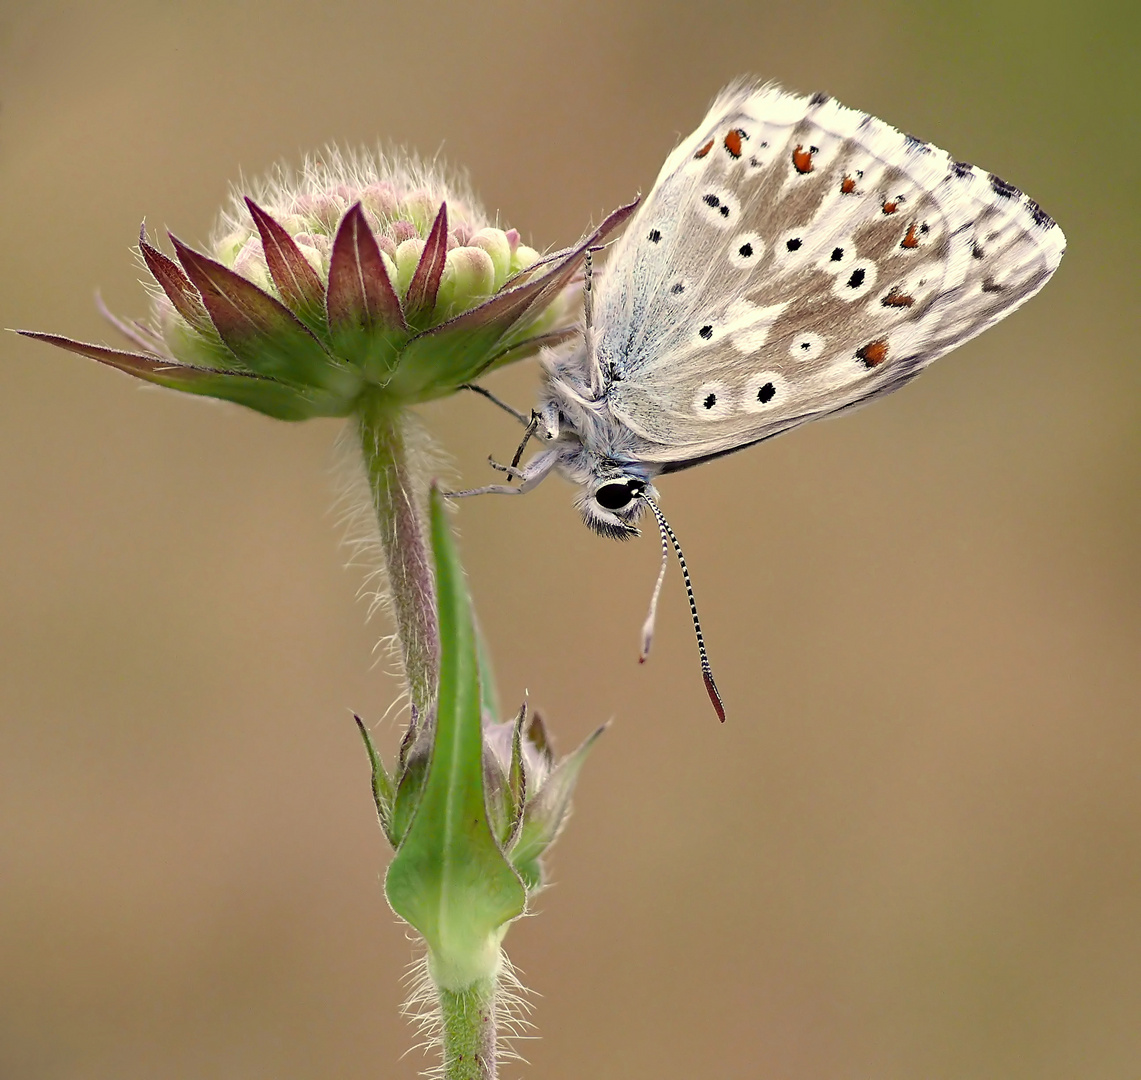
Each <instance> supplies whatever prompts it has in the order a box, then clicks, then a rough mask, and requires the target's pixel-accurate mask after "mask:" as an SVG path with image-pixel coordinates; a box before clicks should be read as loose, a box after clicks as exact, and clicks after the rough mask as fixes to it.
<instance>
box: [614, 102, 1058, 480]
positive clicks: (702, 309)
mask: <svg viewBox="0 0 1141 1080" xmlns="http://www.w3.org/2000/svg"><path fill="white" fill-rule="evenodd" d="M1064 250H1065V237H1064V236H1063V234H1062V230H1061V229H1060V228H1058V227H1057V225H1055V223H1054V222H1053V221H1052V220H1051V219H1050V218H1049V217H1048V216H1047V215H1046V214H1045V213H1044V212H1043V211H1042V210H1041V209H1040V208H1039V207H1038V205H1037V204H1036V203H1034V202H1033V201H1032V200H1030V199H1029V198H1027V197H1026V196H1025V195H1023V194H1022V193H1021V192H1020V191H1018V190H1017V189H1016V188H1014V187H1012V186H1011V185H1009V184H1007V183H1005V182H1004V181H1002V180H1000V179H998V178H997V177H995V176H993V175H990V174H987V173H985V172H983V171H981V170H979V169H976V168H975V167H973V166H971V165H967V164H965V163H963V162H957V161H954V160H953V159H952V158H951V157H950V156H949V155H948V154H947V153H945V152H944V151H942V150H939V149H938V148H936V147H934V146H931V145H929V144H926V143H922V142H920V141H918V140H916V139H914V138H912V137H911V136H907V135H904V134H902V133H900V132H898V131H896V130H895V129H894V128H891V127H889V126H888V125H886V124H884V123H883V122H882V121H879V120H877V119H875V118H874V117H871V116H868V115H866V114H864V113H859V112H856V111H854V110H852V109H847V108H844V107H843V106H841V105H839V104H838V103H837V102H835V101H833V100H832V99H830V98H827V97H824V96H823V95H814V96H813V97H811V98H806V97H798V96H795V95H792V94H787V93H784V92H783V91H781V90H779V89H777V88H775V87H772V86H763V87H759V88H758V87H754V86H745V85H742V86H737V87H731V88H730V89H728V90H726V91H725V92H724V93H722V95H721V96H720V97H719V98H718V100H717V101H716V102H715V104H714V105H713V108H712V109H711V111H710V113H709V115H708V116H707V117H706V118H705V120H704V121H703V122H702V124H701V126H700V127H699V128H698V129H697V131H696V132H694V134H693V135H691V136H690V137H689V138H688V139H686V140H685V141H684V142H683V143H682V144H681V145H680V146H679V147H678V148H677V149H676V150H675V151H674V152H673V153H672V154H671V155H670V157H669V158H668V159H667V161H666V163H665V165H664V166H663V168H662V171H661V173H660V175H659V176H658V179H657V181H656V183H655V185H654V188H653V190H652V191H651V192H650V194H649V196H648V198H647V199H646V201H645V203H644V204H643V206H642V207H641V208H640V209H639V211H638V213H637V215H636V216H635V217H634V219H633V220H632V221H631V224H630V226H629V227H628V228H627V231H626V233H625V234H624V236H623V237H622V239H621V240H620V241H619V242H618V244H617V245H616V247H615V249H614V251H613V252H612V255H611V257H610V258H609V260H608V262H607V266H606V270H605V273H604V275H602V278H601V281H600V282H599V284H598V287H597V294H596V295H597V299H596V316H595V321H596V326H597V328H598V329H597V341H598V355H599V359H600V361H601V363H602V365H603V368H604V370H606V369H607V368H609V370H610V371H611V372H612V373H613V377H614V379H615V381H614V383H613V384H612V385H611V388H610V392H609V397H608V400H609V404H610V409H611V412H612V413H613V414H614V415H615V416H616V417H617V418H618V419H619V420H620V421H621V422H622V423H624V424H625V425H626V426H627V427H628V428H629V429H630V430H631V431H632V432H634V433H635V434H636V435H638V436H639V437H640V438H641V439H642V440H643V441H644V445H643V446H641V447H640V448H639V453H640V455H641V456H643V457H644V458H645V460H647V461H657V462H661V463H663V464H665V465H668V464H669V463H674V467H675V468H677V467H680V464H681V463H686V462H689V461H691V460H696V459H700V458H705V457H709V456H713V455H716V454H719V453H725V452H727V451H729V450H732V449H735V448H739V447H740V446H743V445H747V444H748V443H751V442H756V441H758V440H760V439H765V438H768V437H770V436H772V435H775V434H777V433H779V432H781V431H785V430H787V429H788V428H790V427H793V426H795V425H797V424H800V423H803V422H805V421H806V420H811V419H814V418H816V417H819V416H824V415H826V414H828V413H832V412H836V411H837V410H840V409H843V408H847V407H849V406H852V405H854V404H857V403H859V402H862V401H864V400H866V399H868V398H870V397H873V396H875V395H878V394H881V393H885V392H887V391H889V390H892V389H894V388H895V387H897V386H899V385H901V384H902V383H904V382H906V381H907V380H908V379H910V378H912V377H913V376H914V375H916V374H917V373H918V372H919V371H920V370H921V369H922V368H924V367H925V366H926V365H927V364H929V363H931V361H933V360H935V359H936V358H937V357H939V356H942V355H943V353H945V352H947V351H948V350H949V349H952V348H954V347H955V346H956V345H959V344H961V343H962V342H964V341H966V340H968V339H969V338H971V337H973V336H974V335H975V334H978V333H981V332H982V331H983V330H985V329H986V328H987V327H988V326H990V325H991V324H993V323H994V322H997V321H998V320H999V319H1001V318H1003V317H1004V316H1006V315H1008V314H1010V312H1012V311H1013V310H1014V309H1015V308H1017V307H1018V306H1019V305H1020V304H1022V303H1024V302H1025V301H1026V300H1028V299H1029V298H1030V297H1031V296H1033V295H1034V293H1036V292H1037V291H1038V290H1039V289H1040V288H1041V287H1042V286H1043V285H1044V284H1045V283H1046V281H1047V280H1048V279H1049V277H1050V275H1051V274H1052V273H1053V272H1054V270H1055V269H1056V268H1057V266H1058V262H1059V261H1060V259H1061V257H1062V253H1063V251H1064Z"/></svg>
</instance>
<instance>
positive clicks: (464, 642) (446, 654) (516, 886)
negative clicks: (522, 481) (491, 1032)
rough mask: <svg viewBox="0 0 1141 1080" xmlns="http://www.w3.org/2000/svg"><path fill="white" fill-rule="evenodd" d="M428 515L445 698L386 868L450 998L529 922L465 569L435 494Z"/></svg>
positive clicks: (394, 900) (483, 973) (397, 906)
mask: <svg viewBox="0 0 1141 1080" xmlns="http://www.w3.org/2000/svg"><path fill="white" fill-rule="evenodd" d="M430 513H431V535H432V550H433V554H434V557H435V563H436V585H437V589H438V594H439V595H438V602H439V623H440V643H441V657H440V684H439V693H438V697H437V708H436V717H435V724H434V732H433V741H432V749H431V759H430V763H429V765H428V775H427V777H426V779H425V781H424V786H423V791H422V793H421V796H420V800H419V804H418V805H417V807H416V809H415V813H414V815H413V817H412V821H411V824H410V825H409V827H408V830H407V832H406V834H405V836H404V839H403V841H402V842H401V844H400V847H399V848H398V849H397V852H396V855H395V857H394V858H393V860H392V863H391V864H390V866H389V868H388V874H387V876H386V878H385V893H386V895H387V897H388V902H389V903H390V904H391V905H392V909H393V910H394V911H395V912H396V913H397V914H398V915H399V916H400V917H401V918H403V919H405V920H406V921H407V922H409V923H411V924H412V926H414V927H415V928H416V930H418V931H419V932H420V934H421V935H422V936H423V937H424V940H425V942H426V943H427V946H428V950H429V963H430V966H431V969H432V974H433V978H434V980H435V981H436V983H437V985H440V986H444V987H448V988H453V989H454V988H458V987H466V986H470V985H472V984H473V983H474V982H476V981H477V980H479V979H482V978H486V977H488V976H489V975H490V974H492V973H494V972H495V971H496V970H497V969H498V965H499V962H500V961H499V942H500V940H501V939H502V936H503V932H504V929H505V926H506V924H507V923H508V922H510V921H511V920H512V919H515V918H517V917H518V916H519V915H521V914H522V913H523V911H524V908H525V906H526V902H527V894H526V891H525V890H524V888H523V882H522V881H521V880H520V879H519V875H518V874H517V873H516V872H515V871H514V869H512V866H511V864H510V863H509V862H508V860H507V859H506V858H505V857H504V855H503V853H502V851H501V850H500V847H499V844H498V842H497V841H496V839H495V836H494V835H493V833H492V830H491V825H490V822H489V821H488V816H487V809H486V804H485V798H484V765H483V725H482V717H481V715H480V687H479V661H478V657H477V654H476V646H475V631H474V627H473V624H472V616H471V608H470V601H469V599H468V594H467V588H466V583H465V582H464V576H463V569H462V568H461V566H460V563H459V559H458V557H457V554H456V549H455V545H454V542H453V540H452V536H451V532H450V530H449V528H448V523H447V515H446V513H445V511H444V507H443V499H442V497H441V496H440V494H439V492H438V491H435V490H433V491H432V493H431V499H430ZM413 756H414V755H413ZM398 798H399V796H398Z"/></svg>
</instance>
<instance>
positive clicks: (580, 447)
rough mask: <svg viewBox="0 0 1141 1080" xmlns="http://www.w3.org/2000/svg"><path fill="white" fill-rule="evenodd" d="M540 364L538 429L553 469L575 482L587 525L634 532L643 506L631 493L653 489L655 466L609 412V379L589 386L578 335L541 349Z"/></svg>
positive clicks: (616, 533) (617, 534)
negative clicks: (567, 344)
mask: <svg viewBox="0 0 1141 1080" xmlns="http://www.w3.org/2000/svg"><path fill="white" fill-rule="evenodd" d="M543 368H544V374H545V380H544V386H543V392H542V394H541V397H540V403H539V416H540V427H539V430H540V433H541V435H542V437H543V438H544V439H545V440H546V441H548V442H549V443H550V450H549V451H548V452H549V453H551V454H553V455H554V464H553V467H554V469H555V470H556V471H558V472H559V473H561V474H562V475H563V476H565V477H566V478H567V479H568V480H570V481H572V482H573V483H575V484H577V485H578V487H579V495H578V499H577V500H576V502H577V505H578V508H579V511H580V512H581V513H582V516H583V520H584V521H585V522H586V524H587V525H589V526H590V527H591V528H592V529H594V530H595V531H596V532H599V533H601V534H602V535H604V536H610V537H614V538H617V539H626V538H628V537H632V536H637V535H638V530H637V529H636V528H635V527H634V521H635V520H636V519H637V518H638V517H639V516H640V514H641V513H642V511H643V510H644V506H643V503H642V500H641V499H640V498H638V497H637V496H638V495H640V494H641V493H643V492H645V493H646V494H648V495H651V496H653V495H654V494H655V493H654V489H653V487H652V484H651V480H652V478H653V476H654V475H655V474H656V473H657V472H658V471H660V470H659V467H657V466H656V465H655V464H654V463H652V462H647V461H645V460H643V449H642V446H641V444H642V442H643V440H642V439H641V438H640V437H639V436H638V435H637V434H635V433H634V432H633V431H632V430H631V429H630V428H629V427H628V426H627V425H626V424H624V423H622V421H621V420H620V419H619V418H617V417H616V416H614V414H613V413H612V412H611V408H610V402H609V390H610V383H609V380H606V379H600V378H598V377H597V376H596V378H595V380H594V382H595V385H593V386H592V380H591V376H590V362H589V358H588V356H587V353H586V346H585V344H584V343H583V342H582V341H581V340H580V341H576V342H574V343H573V345H571V346H570V347H569V348H568V347H565V346H564V348H563V349H561V350H557V351H556V350H550V351H548V352H546V353H544V356H543Z"/></svg>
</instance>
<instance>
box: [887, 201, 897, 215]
mask: <svg viewBox="0 0 1141 1080" xmlns="http://www.w3.org/2000/svg"><path fill="white" fill-rule="evenodd" d="M898 209H899V199H889V200H888V201H887V202H885V203H884V204H883V212H884V213H885V214H894V213H895V212H896V211H897V210H898Z"/></svg>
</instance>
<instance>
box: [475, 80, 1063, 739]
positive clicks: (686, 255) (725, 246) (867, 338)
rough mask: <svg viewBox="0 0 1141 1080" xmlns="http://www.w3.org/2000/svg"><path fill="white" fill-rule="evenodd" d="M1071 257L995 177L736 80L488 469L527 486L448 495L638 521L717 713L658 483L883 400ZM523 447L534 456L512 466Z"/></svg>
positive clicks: (623, 246)
mask: <svg viewBox="0 0 1141 1080" xmlns="http://www.w3.org/2000/svg"><path fill="white" fill-rule="evenodd" d="M1064 251H1065V237H1064V235H1063V233H1062V230H1061V229H1060V228H1059V227H1058V226H1057V225H1056V224H1055V223H1054V221H1053V220H1052V219H1051V218H1050V217H1049V216H1048V215H1047V214H1046V213H1045V212H1044V211H1043V210H1042V209H1041V208H1040V207H1039V206H1038V204H1037V203H1036V202H1034V201H1033V200H1031V199H1030V198H1028V197H1027V196H1026V195H1024V194H1023V193H1022V192H1021V191H1019V190H1018V188H1016V187H1014V186H1013V185H1012V184H1008V183H1007V182H1006V181H1004V180H1001V179H999V178H998V177H997V176H995V175H994V174H993V173H987V172H986V171H984V170H982V169H979V168H976V167H975V166H973V165H970V164H967V163H966V162H963V161H956V160H955V159H954V158H952V157H951V156H950V155H949V154H947V153H946V152H945V151H943V150H940V149H938V148H937V147H935V146H932V145H931V144H929V143H924V142H922V141H920V140H919V139H916V138H914V137H912V136H910V135H905V134H903V133H901V132H899V131H897V130H896V129H894V128H892V127H889V126H888V125H887V124H885V123H884V122H883V121H881V120H878V119H876V118H875V117H873V116H870V115H868V114H866V113H861V112H858V111H855V110H853V109H848V108H845V107H844V106H842V105H840V104H839V103H838V102H836V101H835V100H834V99H833V98H830V97H828V96H827V95H824V94H813V95H811V96H809V97H801V96H798V95H795V94H791V93H787V92H785V91H783V90H781V89H780V88H779V87H777V86H775V85H773V84H764V85H757V84H754V83H744V82H743V83H738V84H735V85H732V86H730V87H728V88H727V89H726V90H724V91H723V92H722V93H721V94H720V95H719V96H718V97H717V99H716V101H715V102H714V103H713V106H712V108H711V109H710V111H709V113H708V115H707V116H706V117H705V119H704V120H703V121H702V122H701V124H700V125H699V126H698V128H697V130H696V131H694V132H693V134H692V135H690V136H689V137H688V138H687V139H685V140H684V141H683V142H682V143H681V144H680V145H679V146H678V147H677V149H675V150H674V151H673V153H672V154H670V156H669V157H668V158H667V159H666V162H665V164H664V165H663V166H662V170H661V172H660V173H659V175H658V178H657V180H656V181H655V183H654V186H653V188H652V189H651V191H650V193H649V195H648V196H647V197H646V199H645V200H644V201H643V202H642V204H641V206H640V207H639V208H638V210H637V211H636V212H635V214H634V215H633V217H631V218H630V220H629V224H628V225H627V228H626V231H625V232H624V233H623V235H622V237H621V238H620V239H619V240H618V241H617V243H616V244H615V245H614V247H613V249H612V251H611V252H610V254H609V257H608V259H607V261H606V264H605V267H604V269H603V271H602V272H600V273H599V275H598V280H597V282H595V281H594V278H593V276H592V274H591V272H590V265H589V263H588V265H587V275H586V283H585V303H584V319H583V324H582V327H581V330H582V332H581V334H580V335H578V336H577V337H576V338H574V339H572V340H571V341H569V342H568V343H565V344H564V345H562V346H560V347H558V348H556V349H553V350H549V351H547V352H546V353H545V354H544V355H543V358H542V364H543V372H544V386H543V392H542V396H541V400H540V403H539V406H538V408H537V409H536V410H535V411H534V412H533V414H532V417H531V419H530V421H528V422H527V435H526V437H525V438H524V442H523V446H521V447H520V450H519V452H518V453H516V455H515V459H514V460H513V462H512V464H511V465H510V466H502V465H500V466H497V467H498V468H500V469H501V470H503V471H506V472H508V473H509V474H510V476H511V478H512V479H514V480H517V481H518V482H519V483H518V484H517V485H513V484H499V485H492V486H489V487H485V488H478V489H475V490H474V491H472V492H463V493H458V494H469V493H471V494H474V493H486V492H496V493H511V494H520V493H523V492H526V491H529V490H530V489H532V488H533V487H534V486H535V485H536V484H538V483H539V482H540V481H542V480H543V479H544V478H545V477H546V476H548V475H549V474H550V473H551V472H558V473H561V474H562V475H563V476H565V477H567V478H568V479H570V480H571V481H573V482H575V483H576V484H578V486H579V493H578V500H577V502H578V507H579V510H580V511H581V513H582V517H583V519H584V521H585V522H586V524H587V525H588V526H589V527H590V528H592V529H593V530H594V531H596V532H598V533H600V534H602V535H604V536H609V537H615V538H619V539H621V538H626V537H630V536H634V535H637V532H638V530H637V528H636V526H635V522H636V520H637V519H638V517H639V516H640V514H641V513H642V512H643V511H644V510H646V509H648V510H650V511H651V512H652V513H653V515H654V517H655V518H656V520H657V524H658V527H659V530H660V532H661V537H662V550H663V571H664V568H665V559H666V556H667V554H668V549H667V546H666V540H667V537H668V538H669V540H670V542H671V543H672V545H673V547H674V549H675V551H676V552H677V554H678V558H679V560H680V562H681V566H682V570H683V574H684V576H685V582H686V589H687V592H688V594H689V598H690V608H691V613H692V615H693V619H694V625H695V628H696V629H697V634H698V644H699V648H700V652H701V660H702V670H703V673H704V675H705V682H706V687H707V689H708V690H709V694H710V698H711V699H712V700H713V703H714V706H715V707H716V709H717V711H718V714H719V715H720V716H721V718H722V719H724V711H723V708H722V705H721V700H720V697H719V695H718V694H717V691H716V686H715V685H714V683H713V678H712V674H711V672H710V669H709V663H708V658H707V656H706V652H705V647H704V642H703V639H702V637H701V630H700V623H699V622H698V619H697V611H696V606H695V605H694V602H693V590H692V587H691V584H690V581H689V574H688V569H687V568H686V565H685V560H684V557H683V556H682V554H681V548H680V546H679V545H678V544H677V540H676V537H674V535H673V532H672V530H671V529H670V527H669V525H668V524H667V523H666V521H665V518H664V517H663V515H662V513H661V511H660V509H659V508H658V505H657V502H656V499H657V491H656V490H655V488H654V486H653V481H654V479H655V478H656V477H657V476H659V475H664V474H666V473H671V472H676V471H678V470H680V469H687V468H690V467H691V466H693V465H699V464H702V463H704V462H707V461H710V460H712V459H713V458H717V457H721V456H723V455H725V454H730V453H734V452H736V451H738V450H741V449H744V448H745V447H747V446H752V445H753V444H754V443H758V442H761V441H762V440H764V439H768V438H771V437H772V436H774V435H778V434H780V433H781V432H784V431H788V430H790V429H792V428H794V427H797V426H799V425H800V424H803V423H806V422H807V421H809V420H814V419H816V418H818V417H822V416H828V415H830V414H832V413H837V412H840V411H842V410H844V409H849V408H852V407H853V406H856V405H861V404H863V403H864V402H867V401H869V400H871V399H872V398H875V397H879V396H880V395H882V394H886V393H889V392H890V391H892V390H895V389H897V388H898V387H900V386H902V385H903V384H904V383H905V382H907V381H909V380H910V379H912V378H914V377H915V376H916V375H917V374H919V372H920V371H921V370H922V369H923V368H925V367H926V366H927V365H928V364H930V363H931V362H932V361H933V360H936V359H937V358H938V357H940V356H942V355H943V354H944V353H946V352H948V351H949V350H950V349H953V348H954V347H955V346H957V345H961V344H962V343H963V342H965V341H967V340H969V339H970V338H972V337H974V336H975V335H976V334H979V333H981V332H982V331H983V330H985V329H986V328H987V327H988V326H991V325H993V324H994V323H995V322H997V321H998V320H999V319H1002V318H1004V317H1005V316H1007V315H1009V314H1010V313H1011V312H1012V311H1014V310H1015V309H1016V308H1017V307H1019V306H1020V305H1022V304H1023V303H1025V302H1026V301H1027V300H1029V299H1030V297H1031V296H1033V295H1034V294H1035V293H1036V292H1037V291H1038V290H1039V289H1041V288H1042V286H1043V285H1045V284H1046V282H1047V280H1049V278H1050V275H1051V274H1053V272H1054V271H1055V270H1056V269H1057V267H1058V263H1059V261H1060V260H1061V257H1062V254H1063V252H1064ZM481 392H484V393H486V392H485V391H481ZM487 396H491V395H489V394H488V395H487ZM493 400H494V399H493ZM512 411H514V410H512ZM516 415H520V414H516ZM520 419H524V420H525V418H524V417H522V416H521V415H520ZM532 436H535V437H538V439H539V440H540V441H542V442H543V443H545V444H546V446H545V448H544V449H542V450H541V451H540V452H539V453H538V454H537V455H535V456H534V457H533V458H531V459H530V460H529V461H528V462H527V463H526V464H525V465H524V466H523V467H522V468H519V467H518V466H519V462H520V460H521V458H522V452H523V448H524V446H526V444H527V441H528V439H529V438H530V437H532ZM493 464H494V463H493ZM661 581H662V574H661V573H659V576H658V582H657V586H656V587H655V590H654V600H653V602H652V603H651V613H650V618H648V619H647V623H646V627H645V628H644V632H643V659H644V658H645V654H646V652H647V651H648V648H649V637H650V633H651V631H652V625H653V614H654V610H655V608H656V601H657V596H658V592H659V590H660V587H661Z"/></svg>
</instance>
